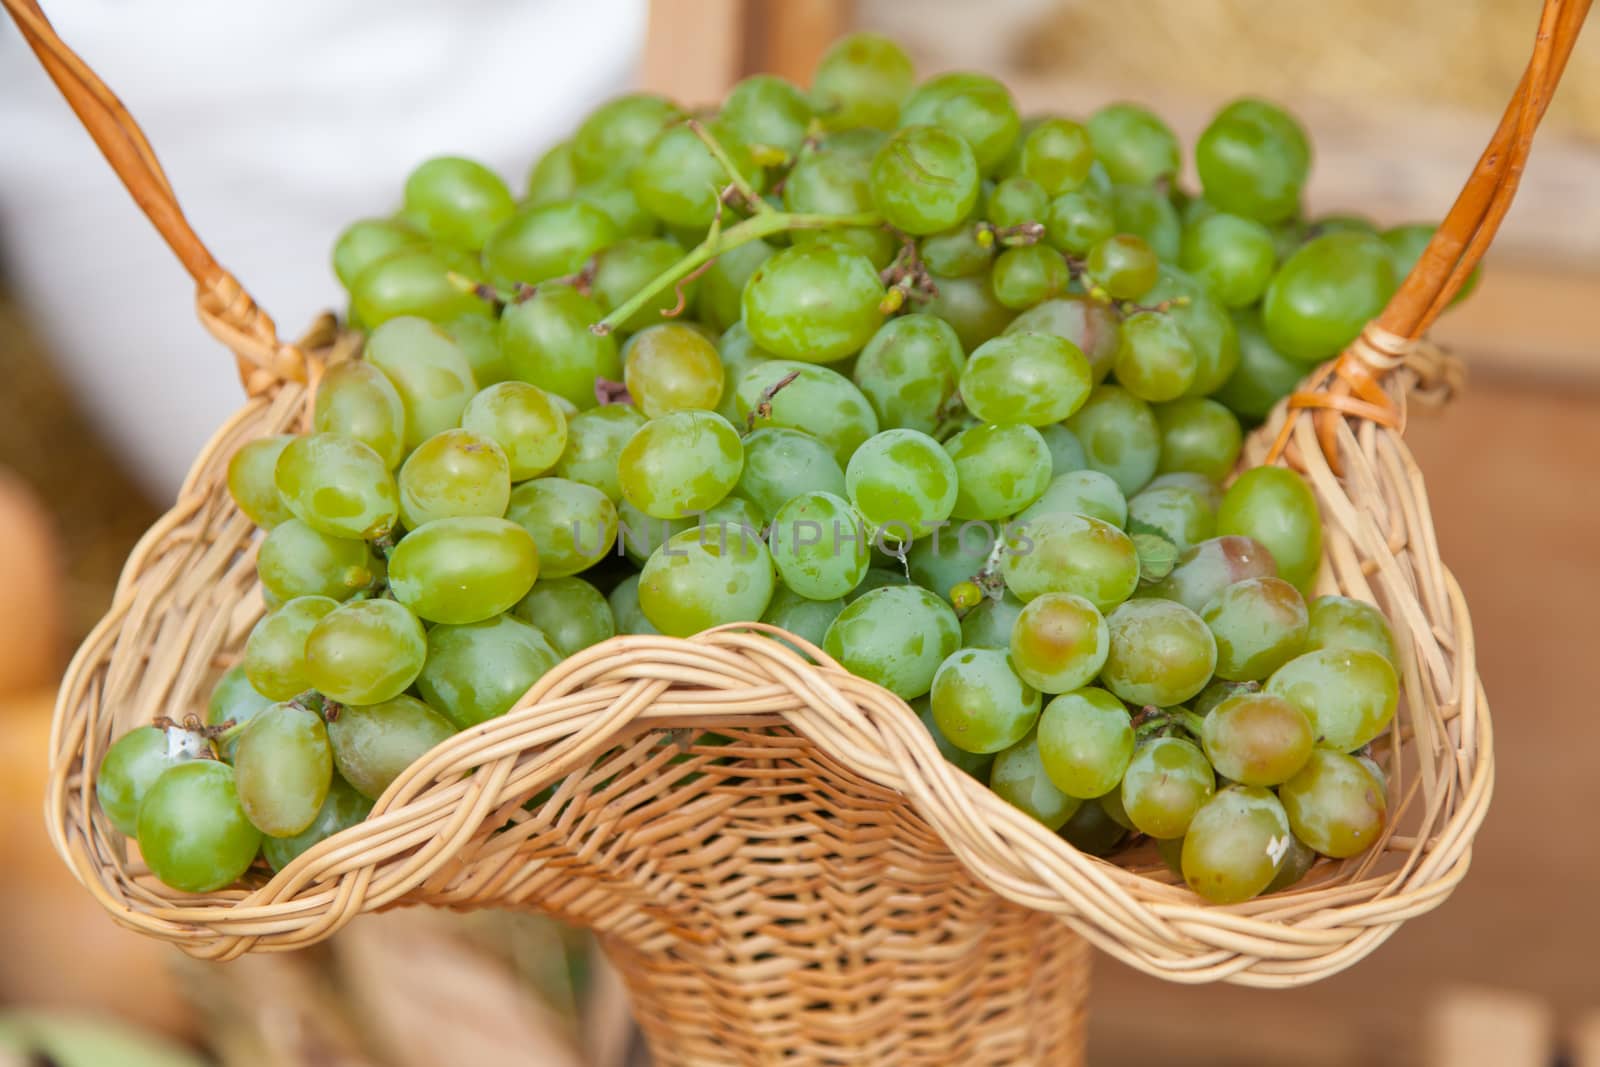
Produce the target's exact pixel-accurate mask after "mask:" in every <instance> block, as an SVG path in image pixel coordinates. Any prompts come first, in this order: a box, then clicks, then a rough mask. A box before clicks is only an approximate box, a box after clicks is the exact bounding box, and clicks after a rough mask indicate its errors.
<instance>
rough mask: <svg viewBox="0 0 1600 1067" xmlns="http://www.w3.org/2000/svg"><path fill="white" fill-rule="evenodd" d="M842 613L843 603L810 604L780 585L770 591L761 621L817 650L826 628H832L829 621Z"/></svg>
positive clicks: (824, 601)
mask: <svg viewBox="0 0 1600 1067" xmlns="http://www.w3.org/2000/svg"><path fill="white" fill-rule="evenodd" d="M843 610H844V601H843V600H812V599H811V598H810V597H803V596H801V595H800V594H799V593H796V592H795V591H794V590H793V589H790V588H789V587H788V586H786V585H783V584H781V583H780V584H779V585H778V587H777V589H776V590H774V591H773V594H772V600H771V602H770V603H768V604H767V610H766V613H765V614H763V615H762V616H761V621H762V622H765V623H770V624H771V625H773V626H777V627H779V628H780V629H784V630H787V631H789V632H790V633H792V634H794V635H795V636H796V637H802V638H804V639H805V640H807V641H809V642H811V643H812V644H813V645H815V646H817V647H818V648H821V647H822V641H823V638H825V637H826V636H827V633H828V627H830V626H832V625H833V620H834V619H837V618H838V617H839V613H840V612H841V611H843Z"/></svg>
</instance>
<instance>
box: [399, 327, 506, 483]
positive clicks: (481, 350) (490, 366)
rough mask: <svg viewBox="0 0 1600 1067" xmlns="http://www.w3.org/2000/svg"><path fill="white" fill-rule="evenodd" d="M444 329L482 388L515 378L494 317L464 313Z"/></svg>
mask: <svg viewBox="0 0 1600 1067" xmlns="http://www.w3.org/2000/svg"><path fill="white" fill-rule="evenodd" d="M440 329H442V330H444V332H445V334H446V335H447V336H448V337H449V338H450V340H452V341H454V342H455V343H456V345H457V347H459V348H460V349H461V354H462V355H464V356H466V357H467V365H468V366H469V367H471V368H472V380H473V382H475V383H476V384H477V386H478V387H479V388H480V389H481V388H483V387H484V386H489V385H493V384H494V383H495V382H503V381H505V380H506V379H507V378H509V377H511V369H510V367H508V366H507V365H506V357H505V353H503V352H501V351H500V324H499V323H498V322H496V321H495V320H494V319H488V318H484V317H483V316H481V315H463V316H461V317H460V318H455V319H451V320H450V321H449V322H446V323H444V324H443V325H441V326H440ZM369 443H370V442H369ZM373 447H375V448H376V447H377V446H376V445H374V446H373ZM379 451H380V452H381V451H382V450H381V449H380V450H379Z"/></svg>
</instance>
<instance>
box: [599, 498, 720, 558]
mask: <svg viewBox="0 0 1600 1067" xmlns="http://www.w3.org/2000/svg"><path fill="white" fill-rule="evenodd" d="M708 516H709V512H706V513H698V512H697V513H696V515H693V516H684V517H683V518H680V519H656V518H651V517H650V516H649V515H646V514H645V513H644V512H642V511H640V510H639V509H638V508H636V507H634V506H633V505H632V504H630V503H628V502H627V501H626V500H623V501H621V502H620V503H619V504H618V505H617V544H618V547H619V548H620V549H621V552H622V554H623V555H625V556H627V557H628V558H629V559H631V560H633V562H634V563H636V564H638V565H639V566H641V567H642V566H644V563H645V560H647V559H649V558H650V556H651V555H652V554H653V553H654V552H655V550H656V549H658V548H660V547H661V546H662V545H664V544H666V543H667V541H668V540H670V539H671V538H672V537H674V536H675V535H677V534H680V533H682V532H683V531H685V530H692V529H694V528H695V526H697V525H700V524H701V523H704V522H707V521H709V520H708Z"/></svg>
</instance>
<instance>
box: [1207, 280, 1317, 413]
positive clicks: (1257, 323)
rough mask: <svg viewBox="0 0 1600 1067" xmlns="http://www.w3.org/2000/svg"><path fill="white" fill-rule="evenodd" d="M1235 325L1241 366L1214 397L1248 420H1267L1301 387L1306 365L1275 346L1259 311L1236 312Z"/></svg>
mask: <svg viewBox="0 0 1600 1067" xmlns="http://www.w3.org/2000/svg"><path fill="white" fill-rule="evenodd" d="M1233 325H1234V329H1235V331H1236V332H1237V334H1238V337H1239V366H1238V367H1237V368H1235V369H1234V372H1233V374H1232V375H1230V376H1229V378H1228V380H1227V381H1226V382H1224V383H1223V385H1222V387H1221V388H1220V389H1218V390H1217V391H1216V392H1215V393H1214V394H1213V396H1214V398H1215V399H1216V400H1219V401H1221V402H1222V403H1224V404H1226V405H1227V406H1228V407H1230V408H1232V409H1233V410H1234V411H1236V412H1238V413H1239V414H1240V415H1241V416H1243V417H1245V418H1249V419H1264V418H1266V417H1267V415H1268V413H1269V412H1271V411H1272V408H1273V405H1275V404H1277V402H1278V401H1280V400H1282V399H1283V398H1284V397H1286V396H1288V395H1289V394H1290V393H1291V392H1293V391H1294V387H1295V386H1297V385H1299V384H1300V380H1301V379H1302V378H1304V377H1305V376H1306V366H1305V364H1303V363H1297V362H1296V361H1294V360H1292V359H1290V358H1288V357H1287V356H1285V355H1284V354H1283V353H1281V352H1279V351H1278V350H1277V349H1275V348H1273V347H1272V342H1271V341H1268V340H1267V335H1266V333H1265V332H1264V331H1263V330H1262V329H1261V316H1260V313H1259V312H1258V311H1256V310H1255V309H1253V308H1252V309H1250V310H1249V311H1245V312H1236V313H1235V314H1234V316H1233Z"/></svg>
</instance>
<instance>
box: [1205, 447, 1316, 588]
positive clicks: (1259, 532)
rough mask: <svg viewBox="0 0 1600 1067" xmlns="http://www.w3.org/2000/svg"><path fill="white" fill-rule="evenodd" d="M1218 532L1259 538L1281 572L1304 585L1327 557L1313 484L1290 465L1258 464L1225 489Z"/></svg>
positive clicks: (1296, 585) (1309, 583) (1289, 580)
mask: <svg viewBox="0 0 1600 1067" xmlns="http://www.w3.org/2000/svg"><path fill="white" fill-rule="evenodd" d="M1217 532H1218V533H1219V534H1239V535H1242V536H1244V537H1250V538H1254V539H1255V540H1257V541H1259V542H1260V543H1261V544H1263V545H1265V546H1266V548H1267V551H1268V552H1270V553H1272V559H1273V561H1274V562H1276V563H1277V565H1278V577H1280V578H1282V579H1283V580H1284V581H1286V582H1288V583H1289V584H1291V585H1293V586H1295V587H1296V588H1298V589H1301V590H1305V589H1308V588H1310V586H1311V583H1312V581H1313V580H1314V579H1315V578H1316V576H1317V568H1318V566H1320V564H1321V562H1322V518H1321V516H1320V515H1318V514H1317V499H1316V497H1314V496H1313V495H1312V494H1311V488H1310V487H1309V486H1308V485H1306V483H1305V481H1304V480H1303V479H1302V478H1301V477H1300V476H1299V475H1298V474H1296V473H1295V472H1294V471H1292V470H1289V469H1288V468H1286V467H1256V468H1254V469H1253V470H1247V471H1245V472H1244V473H1243V474H1241V475H1239V477H1238V479H1237V480H1236V481H1235V482H1234V483H1233V484H1232V485H1231V486H1229V487H1228V491H1227V492H1226V493H1225V494H1223V497H1222V507H1221V508H1219V509H1218V510H1217Z"/></svg>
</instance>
